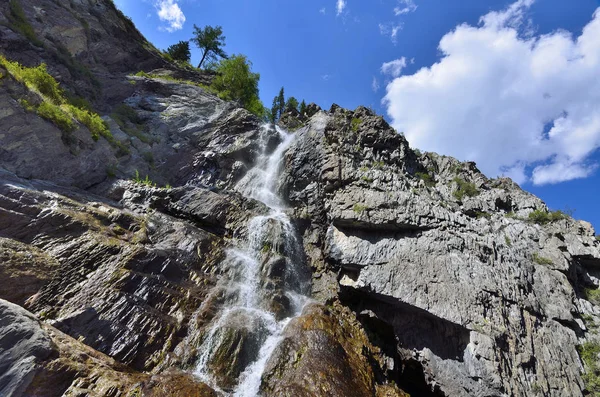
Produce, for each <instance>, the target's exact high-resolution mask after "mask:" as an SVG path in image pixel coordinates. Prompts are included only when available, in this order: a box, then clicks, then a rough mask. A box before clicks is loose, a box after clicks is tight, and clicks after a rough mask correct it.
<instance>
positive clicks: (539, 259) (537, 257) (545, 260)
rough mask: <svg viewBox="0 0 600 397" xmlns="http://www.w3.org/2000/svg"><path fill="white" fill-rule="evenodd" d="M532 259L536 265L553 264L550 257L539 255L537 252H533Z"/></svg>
mask: <svg viewBox="0 0 600 397" xmlns="http://www.w3.org/2000/svg"><path fill="white" fill-rule="evenodd" d="M532 259H533V261H534V262H535V263H537V264H538V265H552V264H553V262H552V259H549V258H544V257H543V256H540V255H539V254H538V253H537V252H534V253H533V257H532Z"/></svg>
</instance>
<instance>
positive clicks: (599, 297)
mask: <svg viewBox="0 0 600 397" xmlns="http://www.w3.org/2000/svg"><path fill="white" fill-rule="evenodd" d="M583 296H584V297H585V299H586V300H588V301H590V302H591V303H593V304H594V305H596V306H600V289H591V288H585V289H584V290H583Z"/></svg>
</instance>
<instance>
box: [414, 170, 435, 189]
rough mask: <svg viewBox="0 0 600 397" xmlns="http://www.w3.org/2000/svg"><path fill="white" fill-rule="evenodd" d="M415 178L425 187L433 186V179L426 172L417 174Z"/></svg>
mask: <svg viewBox="0 0 600 397" xmlns="http://www.w3.org/2000/svg"><path fill="white" fill-rule="evenodd" d="M415 176H416V177H417V178H419V179H421V180H422V181H423V182H425V186H428V187H433V186H435V179H433V177H432V176H431V175H430V174H429V173H427V172H417V173H416V174H415Z"/></svg>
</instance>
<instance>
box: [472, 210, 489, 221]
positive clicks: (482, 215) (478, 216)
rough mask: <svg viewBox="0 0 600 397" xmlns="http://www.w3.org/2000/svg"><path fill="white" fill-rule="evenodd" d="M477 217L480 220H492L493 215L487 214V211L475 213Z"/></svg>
mask: <svg viewBox="0 0 600 397" xmlns="http://www.w3.org/2000/svg"><path fill="white" fill-rule="evenodd" d="M475 217H476V218H477V219H480V218H485V219H491V218H492V214H490V213H489V212H486V211H475Z"/></svg>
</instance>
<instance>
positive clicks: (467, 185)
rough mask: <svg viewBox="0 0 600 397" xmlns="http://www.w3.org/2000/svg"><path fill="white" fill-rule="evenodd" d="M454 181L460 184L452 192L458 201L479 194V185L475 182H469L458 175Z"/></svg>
mask: <svg viewBox="0 0 600 397" xmlns="http://www.w3.org/2000/svg"><path fill="white" fill-rule="evenodd" d="M454 182H456V184H457V185H458V186H457V189H456V190H455V191H454V193H452V194H453V195H454V198H456V199H457V200H458V201H462V200H463V198H464V197H465V196H467V197H475V196H477V195H478V194H479V189H477V186H475V184H474V183H471V182H467V181H465V180H464V179H461V178H458V177H456V178H454Z"/></svg>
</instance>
